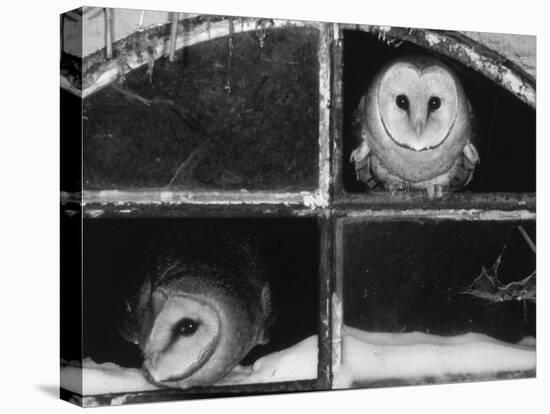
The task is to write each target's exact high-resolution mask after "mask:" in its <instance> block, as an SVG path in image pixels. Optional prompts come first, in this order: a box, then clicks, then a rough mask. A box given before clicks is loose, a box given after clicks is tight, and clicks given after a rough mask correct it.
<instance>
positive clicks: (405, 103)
mask: <svg viewBox="0 0 550 414" xmlns="http://www.w3.org/2000/svg"><path fill="white" fill-rule="evenodd" d="M395 104H396V105H397V106H398V107H399V108H401V109H403V110H404V111H406V110H408V109H409V99H408V98H407V97H406V96H405V95H397V97H396V98H395Z"/></svg>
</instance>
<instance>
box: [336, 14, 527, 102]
mask: <svg viewBox="0 0 550 414" xmlns="http://www.w3.org/2000/svg"><path fill="white" fill-rule="evenodd" d="M344 28H345V29H352V30H361V31H365V32H369V33H372V34H374V35H376V36H378V38H379V39H380V40H381V41H384V42H386V43H388V44H391V45H394V46H398V45H399V44H400V42H403V41H407V42H410V43H413V44H415V45H418V46H420V47H423V48H426V49H427V50H431V51H433V52H436V53H439V54H441V55H443V56H447V57H449V58H451V59H454V60H456V61H458V62H460V63H462V64H463V65H465V66H467V67H469V68H472V69H474V70H475V71H476V72H479V73H481V74H482V75H484V76H485V77H487V78H489V79H491V80H492V81H494V82H495V83H497V84H498V85H500V86H501V87H503V88H504V89H506V90H508V91H510V92H512V93H513V94H514V95H516V96H517V97H518V98H519V99H521V100H522V101H523V102H525V103H526V104H528V105H529V106H531V107H533V108H535V107H536V82H535V79H534V78H533V77H532V76H531V75H529V74H528V73H527V72H526V71H524V70H523V69H522V68H521V67H519V65H517V64H516V63H514V62H512V61H510V60H509V59H506V58H505V57H504V56H502V55H501V54H499V53H497V52H496V51H495V50H492V49H489V48H488V47H487V46H485V45H483V44H481V43H478V42H476V41H475V40H473V39H471V38H469V37H467V36H465V35H464V34H462V33H460V32H452V31H442V30H427V29H413V28H404V27H391V26H371V25H351V24H346V25H344Z"/></svg>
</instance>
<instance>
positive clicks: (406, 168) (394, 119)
mask: <svg viewBox="0 0 550 414" xmlns="http://www.w3.org/2000/svg"><path fill="white" fill-rule="evenodd" d="M354 118H355V121H354V122H355V130H356V133H357V134H358V136H359V141H360V145H359V146H358V147H357V148H356V149H355V150H354V151H353V152H352V154H351V161H352V162H354V164H355V170H356V173H357V178H358V179H359V180H360V181H362V182H364V183H365V184H367V186H368V187H369V188H370V189H374V188H377V187H382V188H386V189H389V190H394V189H410V188H412V189H426V190H427V191H428V194H429V195H430V196H433V195H434V194H440V193H442V192H445V191H455V190H458V189H461V188H463V187H465V186H466V185H468V184H469V183H470V181H471V180H472V178H473V174H474V170H475V167H476V164H478V163H479V155H478V153H477V150H476V148H475V147H474V145H473V143H472V141H473V138H474V126H473V125H474V116H473V113H472V108H471V105H470V102H469V101H468V98H467V97H466V95H465V93H464V89H463V87H462V85H461V83H460V81H459V79H458V77H457V76H456V75H455V73H454V72H453V71H452V70H451V68H449V67H448V66H447V65H445V64H444V63H443V62H441V61H440V60H437V59H435V58H433V57H430V56H424V55H409V56H403V57H400V58H397V59H395V60H393V61H391V62H390V63H389V64H387V65H386V66H385V67H384V68H383V69H382V70H381V71H380V72H379V73H378V74H377V75H376V77H375V78H374V80H373V82H372V83H371V84H370V86H369V88H368V90H367V93H366V94H365V95H364V96H363V98H362V99H361V101H360V103H359V106H358V108H357V110H356V112H355V114H354Z"/></svg>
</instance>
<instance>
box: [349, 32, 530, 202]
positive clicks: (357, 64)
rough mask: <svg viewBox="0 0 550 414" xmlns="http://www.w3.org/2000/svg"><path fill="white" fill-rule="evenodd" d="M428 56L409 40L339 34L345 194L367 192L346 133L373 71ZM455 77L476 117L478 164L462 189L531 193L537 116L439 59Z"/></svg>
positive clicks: (486, 82) (480, 78)
mask: <svg viewBox="0 0 550 414" xmlns="http://www.w3.org/2000/svg"><path fill="white" fill-rule="evenodd" d="M410 53H423V54H432V55H433V52H431V51H428V50H425V49H422V48H420V47H418V46H415V45H413V44H411V43H408V42H403V43H402V44H401V45H400V46H399V47H395V46H390V45H387V44H386V43H384V42H381V41H379V40H378V39H377V37H375V36H374V35H371V34H369V33H365V32H360V31H353V30H346V31H344V58H343V59H344V80H343V83H344V127H343V141H344V142H343V152H344V153H343V157H342V159H343V180H344V188H345V190H346V191H347V192H366V191H367V189H366V186H365V185H364V184H363V183H361V182H359V181H357V179H356V177H355V170H354V166H353V164H352V163H351V162H349V157H350V154H351V152H352V151H353V150H354V149H355V148H356V147H357V146H358V142H356V138H355V137H354V136H353V134H352V131H351V120H352V113H353V111H354V110H355V109H356V107H357V105H358V103H359V100H360V99H361V97H362V96H363V95H364V93H365V92H366V90H367V88H368V86H369V84H370V82H371V81H372V79H373V77H374V76H375V75H376V73H377V72H378V71H379V70H380V69H381V68H382V67H383V66H384V64H385V63H387V62H388V61H389V60H391V59H393V58H394V57H397V56H400V55H404V54H410ZM437 58H439V59H441V60H443V61H444V62H445V63H447V64H448V65H450V66H451V67H452V68H453V69H454V70H455V72H456V73H457V75H458V77H459V78H460V80H461V82H462V84H463V86H464V89H465V91H466V95H467V96H468V98H469V100H470V102H471V104H472V107H473V111H474V113H475V116H476V123H477V129H478V133H477V136H478V139H477V140H476V141H475V143H474V145H475V146H476V148H477V150H478V152H479V155H480V158H481V162H480V164H479V165H478V166H477V168H476V171H475V175H474V179H473V181H472V182H471V183H470V184H469V185H468V186H467V187H466V188H465V189H464V190H465V191H471V192H534V191H536V165H535V160H536V112H535V110H534V109H533V108H531V107H529V106H528V105H526V104H524V103H523V102H521V101H520V100H519V99H518V98H517V97H516V96H514V95H513V94H512V93H510V92H508V91H506V90H504V89H503V88H502V87H500V86H499V85H497V84H496V83H493V82H492V81H490V80H488V79H487V78H485V77H484V76H482V75H480V74H479V73H477V72H475V71H473V70H471V69H469V68H467V67H465V66H463V65H462V64H460V63H458V62H456V61H453V60H451V59H449V58H446V57H444V56H437Z"/></svg>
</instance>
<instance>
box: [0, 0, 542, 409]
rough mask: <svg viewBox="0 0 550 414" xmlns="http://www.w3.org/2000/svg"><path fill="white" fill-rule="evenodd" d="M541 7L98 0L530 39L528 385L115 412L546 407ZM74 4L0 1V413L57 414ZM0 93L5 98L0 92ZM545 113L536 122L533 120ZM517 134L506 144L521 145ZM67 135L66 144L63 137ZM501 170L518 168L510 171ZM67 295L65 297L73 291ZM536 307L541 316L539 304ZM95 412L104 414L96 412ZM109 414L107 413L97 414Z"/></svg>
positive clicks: (462, 2) (414, 1)
mask: <svg viewBox="0 0 550 414" xmlns="http://www.w3.org/2000/svg"><path fill="white" fill-rule="evenodd" d="M545 3H547V2H544V1H540V0H539V1H530V0H518V1H513V2H512V1H503V0H500V1H481V0H476V1H469V0H468V1H466V0H457V1H444V0H439V1H424V0H422V1H421V0H408V1H406V0H404V1H402V0H399V1H398V0H380V1H367V0H363V1H360V2H355V3H353V2H351V1H344V0H337V1H333V2H326V3H323V4H320V3H318V2H311V4H310V5H307V4H305V3H299V2H298V1H297V0H294V1H286V0H285V1H282V0H275V1H272V2H266V1H258V0H257V1H255V2H253V1H250V2H245V1H241V0H238V1H236V0H229V1H228V0H226V1H221V0H219V1H213V0H200V1H193V2H182V1H180V2H178V1H167V0H154V1H153V0H133V1H129V0H126V1H121V0H119V1H109V2H107V4H105V3H101V4H88V5H108V6H110V7H133V8H144V9H146V8H149V9H165V10H178V11H185V12H204V13H216V14H231V15H237V16H239V15H243V16H265V17H280V18H293V19H308V20H323V21H341V22H357V23H370V24H384V25H398V26H416V27H429V28H438V29H460V30H472V31H493V32H508V33H525V34H536V35H537V36H538V39H537V43H538V65H537V69H538V78H537V92H538V97H539V99H538V103H537V112H538V131H537V138H538V144H539V146H538V153H537V158H538V162H537V164H538V167H539V175H538V183H539V187H538V196H537V198H538V203H539V204H538V209H537V211H538V221H537V224H538V232H537V233H538V237H537V239H538V240H537V242H538V243H537V245H538V259H539V264H538V276H539V277H538V281H537V282H538V289H537V290H538V291H537V296H538V297H537V306H538V311H539V313H538V315H539V318H538V329H537V331H538V335H537V339H538V356H539V364H538V378H537V379H536V380H535V379H533V380H519V381H504V382H488V383H477V384H457V385H437V386H423V387H403V388H386V389H377V390H355V391H338V392H335V391H332V392H322V393H320V392H316V393H305V394H293V395H278V396H266V397H246V398H232V399H212V400H200V401H187V402H178V403H160V404H155V405H147V404H146V405H134V406H125V407H121V408H111V409H109V410H121V411H120V412H146V411H148V412H151V410H154V411H155V412H157V411H158V412H162V413H164V412H171V413H175V412H178V413H182V412H190V411H194V412H201V413H214V412H223V413H224V414H225V413H233V412H238V413H248V412H250V413H252V412H261V413H280V412H284V413H295V412H307V413H314V412H315V413H316V412H322V413H324V412H327V413H328V412H338V413H343V412H367V411H370V412H384V413H385V412H422V413H431V412H434V413H436V412H437V413H441V412H444V413H446V414H447V413H458V412H460V413H464V412H475V413H478V412H487V411H491V412H493V411H494V412H497V413H502V412H504V413H512V412H513V413H521V412H527V413H532V412H548V411H546V410H548V409H550V402H549V400H550V399H549V398H548V397H547V395H545V391H546V394H548V393H550V381H549V379H548V378H549V373H548V369H549V366H548V350H547V349H546V350H545V349H544V348H545V347H547V345H548V343H547V335H548V329H546V330H542V329H541V327H542V324H543V323H544V322H546V324H548V322H547V316H548V312H547V310H548V309H547V308H548V307H547V306H544V305H545V302H546V301H545V299H546V296H547V295H545V293H547V291H548V290H547V288H548V286H549V285H550V284H548V283H546V281H547V277H548V274H547V273H546V271H547V270H548V267H549V266H548V258H547V257H545V253H546V251H547V247H548V246H549V243H548V237H549V232H548V223H547V220H546V216H547V214H545V211H544V210H545V208H546V206H545V204H547V203H545V201H546V199H547V198H548V194H549V192H548V183H549V182H550V181H549V180H548V179H546V182H544V179H545V178H548V177H547V173H548V172H549V168H548V164H547V162H548V161H547V160H548V157H549V156H550V152H549V151H548V149H549V148H548V146H549V145H548V142H547V141H548V138H549V137H548V132H549V122H548V120H547V118H546V117H547V116H548V115H549V114H548V108H549V107H550V106H549V103H548V97H549V95H550V92H549V90H548V75H547V74H548V73H549V70H550V65H549V61H548V56H549V53H550V43H549V29H548V16H550V11H548V10H545V6H544V4H545ZM80 5H81V4H80V3H78V2H77V1H68V0H67V1H65V0H61V1H56V2H55V3H54V2H46V1H44V2H38V1H34V2H30V1H22V0H18V1H16V0H8V1H5V2H3V4H2V8H1V9H0V11H1V16H2V17H1V21H2V23H1V24H0V29H1V31H2V37H1V39H2V42H3V43H2V50H3V53H2V62H1V65H0V68H1V69H0V73H1V78H0V79H1V81H2V83H1V86H0V104H1V108H0V109H1V111H0V114H1V115H0V143H1V149H0V168H1V174H0V179H1V187H0V188H1V191H2V199H1V202H0V209H1V210H0V219H1V227H0V240H1V245H0V272H1V273H0V278H1V279H0V307H1V312H0V318H1V320H0V347H1V348H0V351H1V352H0V381H1V382H2V387H1V389H2V392H1V393H0V411H2V412H5V413H11V412H19V411H25V412H27V411H29V412H40V413H49V412H55V413H57V412H61V413H63V412H68V411H70V410H73V411H74V410H76V409H77V408H75V407H73V406H71V405H69V404H68V403H66V402H62V401H60V400H58V399H57V386H58V380H59V374H58V371H59V365H58V356H59V351H58V349H59V339H58V335H59V322H58V319H59V315H58V313H59V285H58V283H59V219H58V211H59V204H58V203H59V184H58V182H59V98H58V97H59V89H58V88H59V69H58V66H59V64H58V59H59V44H58V42H59V32H58V30H59V17H58V14H59V13H61V12H62V11H66V10H69V9H72V8H75V7H78V6H80ZM6 92H7V93H6ZM544 118H546V119H544ZM521 138H522V137H518V145H521ZM75 139H78V137H75ZM510 168H519V167H518V166H515V165H510ZM75 294H77V293H76V292H75ZM543 308H544V309H543ZM97 410H98V411H95V410H94V412H101V411H103V410H106V408H100V409H97ZM109 412H115V411H109Z"/></svg>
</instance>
